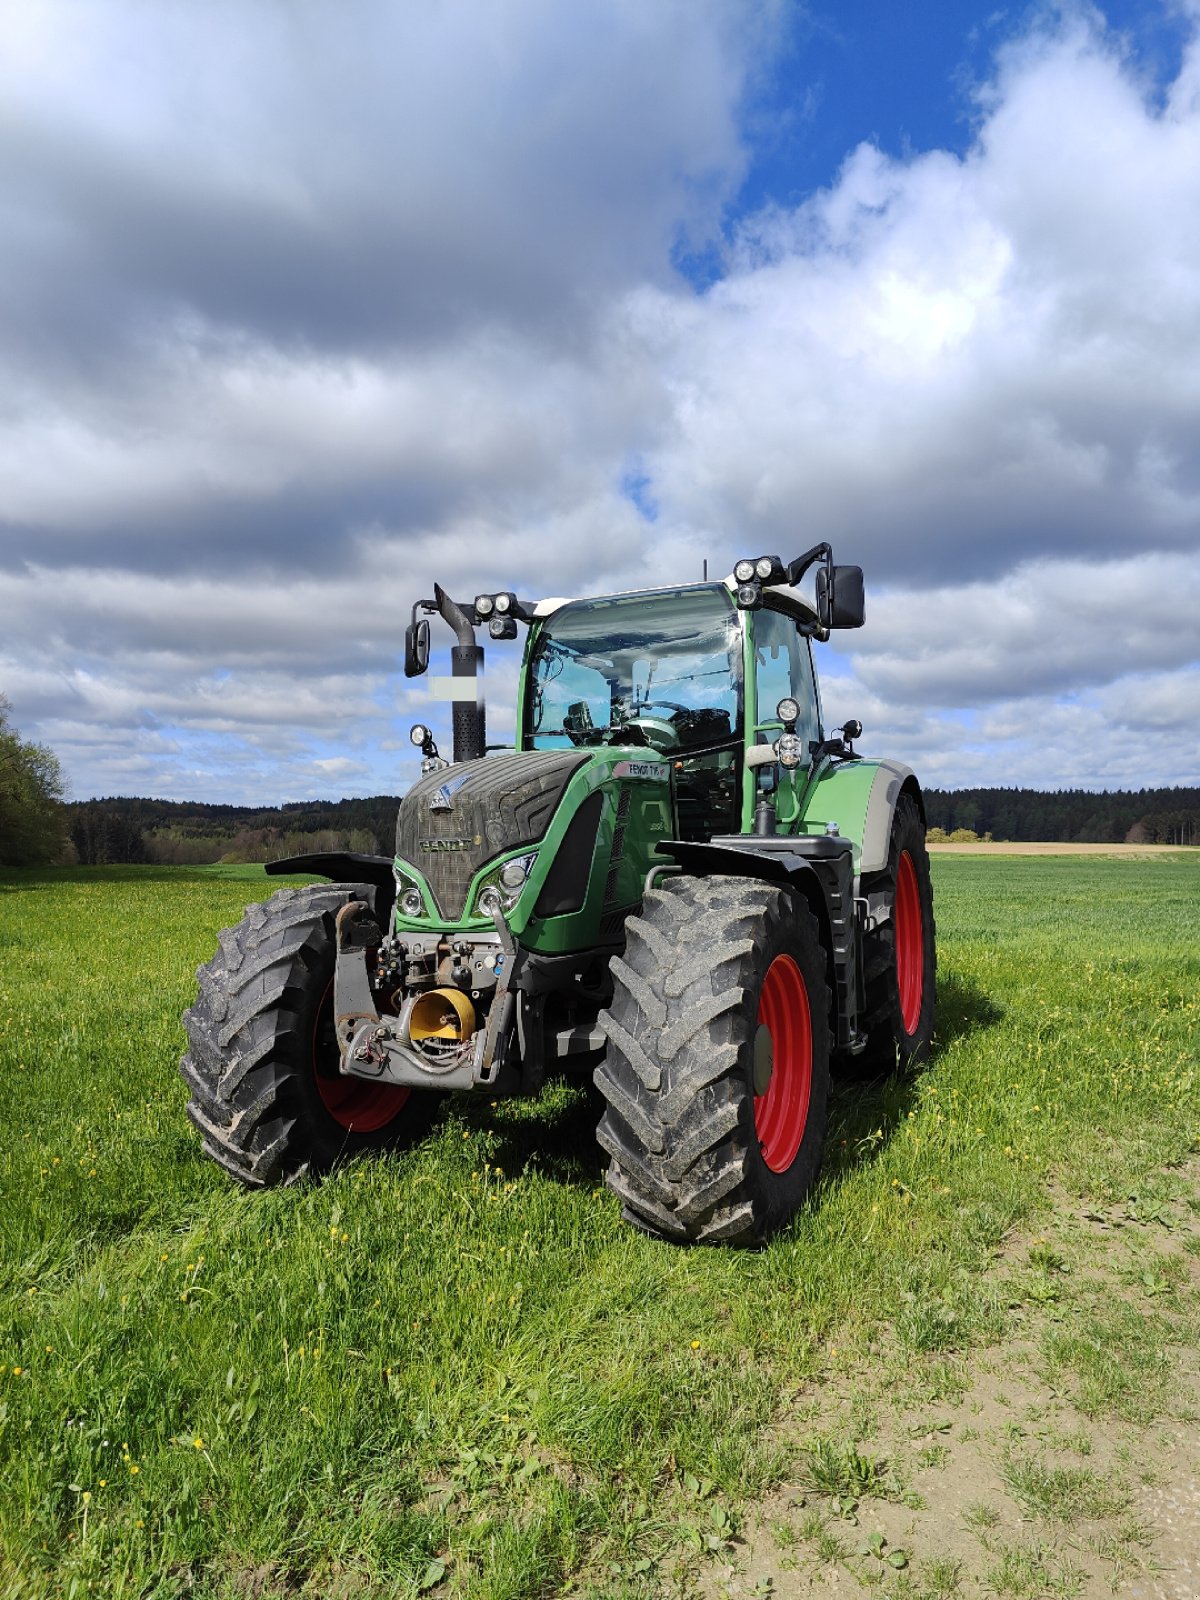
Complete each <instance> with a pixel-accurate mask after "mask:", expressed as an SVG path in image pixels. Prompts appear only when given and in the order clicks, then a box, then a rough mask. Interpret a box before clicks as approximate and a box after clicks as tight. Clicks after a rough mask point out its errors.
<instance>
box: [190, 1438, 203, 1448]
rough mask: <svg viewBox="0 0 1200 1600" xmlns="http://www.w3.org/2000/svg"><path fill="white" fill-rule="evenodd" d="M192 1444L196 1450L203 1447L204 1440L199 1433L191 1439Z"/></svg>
mask: <svg viewBox="0 0 1200 1600" xmlns="http://www.w3.org/2000/svg"><path fill="white" fill-rule="evenodd" d="M192 1446H193V1448H194V1449H196V1450H203V1449H204V1440H203V1439H202V1438H201V1437H200V1435H199V1434H197V1435H196V1437H195V1438H194V1439H193V1440H192Z"/></svg>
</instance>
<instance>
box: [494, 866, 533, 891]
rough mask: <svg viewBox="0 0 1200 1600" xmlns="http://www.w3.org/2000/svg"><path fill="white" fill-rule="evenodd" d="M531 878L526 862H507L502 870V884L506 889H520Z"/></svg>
mask: <svg viewBox="0 0 1200 1600" xmlns="http://www.w3.org/2000/svg"><path fill="white" fill-rule="evenodd" d="M528 876H529V873H528V871H527V870H526V867H525V863H524V861H521V860H518V861H506V862H505V863H504V865H503V866H502V867H501V868H500V882H501V883H502V884H503V885H504V887H505V888H506V889H519V888H520V887H521V885H522V884H523V883H524V882H525V880H526V878H527V877H528Z"/></svg>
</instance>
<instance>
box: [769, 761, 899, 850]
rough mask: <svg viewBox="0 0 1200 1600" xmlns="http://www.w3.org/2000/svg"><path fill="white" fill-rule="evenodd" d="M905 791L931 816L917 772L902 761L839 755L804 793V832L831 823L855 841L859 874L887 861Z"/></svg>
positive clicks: (818, 831)
mask: <svg viewBox="0 0 1200 1600" xmlns="http://www.w3.org/2000/svg"><path fill="white" fill-rule="evenodd" d="M902 794H911V795H912V796H913V798H914V799H915V800H916V802H917V805H918V806H919V808H920V811H921V820H922V821H924V820H925V799H924V796H923V795H922V793H921V786H920V784H919V783H918V782H917V778H916V774H915V773H914V772H913V770H912V768H911V767H906V766H904V764H903V763H902V762H899V761H839V762H835V763H831V764H830V765H828V766H826V767H824V768H823V769H822V770H821V771H820V772H819V773H818V774H817V777H816V781H815V782H814V783H813V784H812V785H810V787H809V789H808V791H807V793H806V794H805V796H804V805H803V811H802V814H801V816H800V819H799V832H800V833H801V834H807V835H809V836H812V835H813V834H816V835H821V834H823V833H824V832H825V830H826V828H827V827H828V826H829V824H830V823H836V824H837V829H838V833H839V834H840V835H841V837H842V838H843V839H849V840H850V842H851V844H852V845H853V847H854V870H855V872H856V873H858V874H860V875H861V874H862V873H866V872H881V871H882V870H883V868H884V867H886V866H887V859H888V845H889V843H890V841H891V837H892V817H893V815H894V813H895V810H896V802H897V801H898V800H899V798H900V796H901V795H902Z"/></svg>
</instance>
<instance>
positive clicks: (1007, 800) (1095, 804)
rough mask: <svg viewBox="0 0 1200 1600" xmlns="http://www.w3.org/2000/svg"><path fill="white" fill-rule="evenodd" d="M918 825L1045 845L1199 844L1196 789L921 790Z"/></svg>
mask: <svg viewBox="0 0 1200 1600" xmlns="http://www.w3.org/2000/svg"><path fill="white" fill-rule="evenodd" d="M925 813H926V820H927V821H928V823H929V826H930V827H931V828H941V829H943V830H944V831H945V833H946V834H952V833H954V832H955V831H956V830H958V829H968V830H970V832H972V833H975V834H978V835H979V837H980V838H982V837H983V835H984V834H990V835H991V837H992V838H993V839H1010V840H1031V841H1044V842H1046V843H1050V844H1173V845H1195V844H1200V789H1184V788H1176V789H1137V790H1124V789H1115V790H1112V791H1109V792H1107V793H1102V794H1093V793H1091V792H1090V791H1089V790H1086V789H1061V790H1052V791H1045V790H1038V789H926V790H925Z"/></svg>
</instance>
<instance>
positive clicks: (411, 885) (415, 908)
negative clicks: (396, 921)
mask: <svg viewBox="0 0 1200 1600" xmlns="http://www.w3.org/2000/svg"><path fill="white" fill-rule="evenodd" d="M392 875H393V877H394V878H395V880H396V910H397V911H398V912H399V913H400V915H401V916H402V917H409V918H415V917H424V916H428V914H429V908H428V906H427V905H426V903H425V895H424V892H423V890H422V888H421V885H420V884H419V883H418V882H417V880H416V879H415V878H412V877H410V876H409V874H408V873H407V872H401V870H400V868H399V867H393V868H392Z"/></svg>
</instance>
